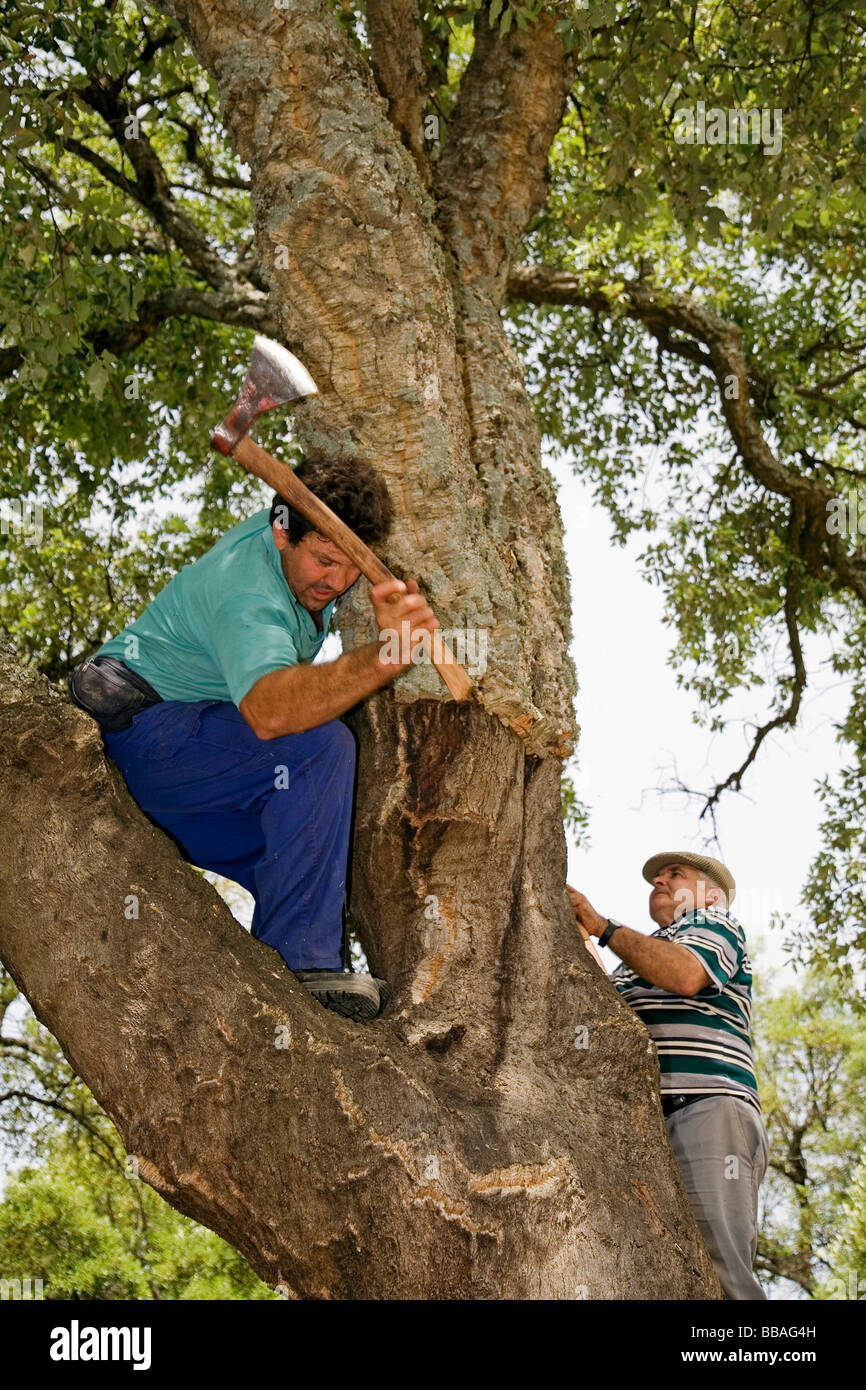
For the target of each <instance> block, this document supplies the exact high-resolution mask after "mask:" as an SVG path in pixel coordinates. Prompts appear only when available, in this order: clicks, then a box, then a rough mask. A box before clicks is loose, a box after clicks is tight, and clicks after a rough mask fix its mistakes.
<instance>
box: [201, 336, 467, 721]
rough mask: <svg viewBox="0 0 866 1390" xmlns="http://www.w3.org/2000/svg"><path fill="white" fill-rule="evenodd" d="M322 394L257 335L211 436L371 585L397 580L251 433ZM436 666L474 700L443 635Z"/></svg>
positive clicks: (454, 689)
mask: <svg viewBox="0 0 866 1390" xmlns="http://www.w3.org/2000/svg"><path fill="white" fill-rule="evenodd" d="M318 394H319V392H318V388H317V387H316V383H315V382H314V381H313V378H312V377H311V376H310V373H309V372H308V371H307V369H306V367H305V366H304V365H303V364H302V363H301V362H299V361H298V359H297V357H294V356H293V355H292V353H290V352H289V351H288V350H287V349H286V348H284V347H282V346H281V345H280V344H279V343H275V342H274V341H273V339H271V338H264V337H262V335H261V334H257V335H256V338H255V339H254V341H253V355H252V359H251V361H250V369H249V371H248V372H247V379H246V381H245V382H244V384H243V386H242V387H241V392H240V395H239V396H238V398H237V400H236V401H235V404H234V405H233V406H232V408H231V410H230V411H229V413H228V415H227V416H226V418H225V420H224V421H223V423H222V424H221V425H219V426H218V427H217V428H216V429H215V430H214V432H213V434H212V435H211V443H212V444H213V446H214V448H215V449H219V451H220V453H221V454H225V455H226V456H228V455H231V457H232V458H234V459H237V461H238V463H239V464H241V466H242V467H243V468H245V469H246V470H247V472H248V473H254V474H255V475H256V477H257V478H261V479H262V481H263V482H265V483H267V484H268V486H269V487H272V488H273V489H274V491H275V492H278V493H279V495H280V496H281V497H283V498H285V500H286V501H287V502H290V503H291V505H292V506H293V507H294V508H295V509H296V510H297V511H299V512H301V513H302V514H303V515H304V516H305V517H306V518H307V520H308V521H311V522H312V523H313V525H314V526H315V528H316V530H317V531H318V532H319V534H320V535H322V536H326V537H327V538H328V540H329V541H332V542H333V543H334V545H336V546H339V548H340V550H342V551H343V553H344V554H345V555H348V557H349V559H350V560H351V561H352V563H353V564H354V565H356V566H357V568H358V569H359V570H360V571H361V573H362V574H363V575H365V576H366V578H367V579H369V581H370V583H371V584H382V583H384V581H385V580H386V579H395V578H396V575H393V574H392V573H391V571H390V570H389V569H388V567H387V566H386V565H383V564H382V561H381V560H380V559H379V557H378V556H377V555H374V554H373V551H372V550H371V549H370V547H369V546H368V545H365V544H364V542H363V541H362V540H360V539H359V537H358V536H356V535H355V533H354V531H352V530H350V528H349V527H348V526H347V525H346V524H345V522H343V521H341V520H340V518H339V517H338V516H337V515H336V514H335V513H334V512H332V511H331V508H330V507H328V506H326V505H325V503H324V502H322V501H320V500H319V498H318V497H316V496H315V494H314V493H312V492H310V489H309V488H308V487H305V486H304V484H303V483H302V482H301V480H300V478H297V477H296V476H295V474H294V471H293V470H292V469H291V468H290V467H289V466H288V464H287V463H281V462H280V461H279V459H275V458H273V457H272V455H271V454H269V453H268V452H267V451H266V450H265V449H262V448H261V447H260V446H259V445H258V444H256V443H255V441H254V440H252V439H250V437H249V433H248V431H249V430H250V429H251V428H252V426H253V425H254V424H255V422H256V420H257V419H258V418H259V416H260V415H263V414H264V413H265V411H266V410H273V409H274V407H275V406H278V405H293V404H294V403H295V402H296V401H301V400H304V399H305V398H306V397H307V396H317V395H318ZM431 636H432V639H433V640H432V647H433V665H434V666H435V667H436V670H437V671H438V672H439V674H440V676H441V677H442V679H443V681H444V682H445V684H446V685H447V687H448V689H449V690H450V692H451V694H452V695H453V696H454V699H455V700H468V699H469V698H470V696H471V694H472V682H471V681H470V679H469V677H468V676H467V674H466V672H465V671H464V670H463V667H462V666H461V665H460V663H459V662H458V661H457V659H456V658H455V656H454V655H453V653H452V652H451V650H450V648H449V647H448V644H447V643H446V642H445V641H443V639H442V636H441V634H440V633H439V631H438V629H437V631H435V632H433V633H432V634H431Z"/></svg>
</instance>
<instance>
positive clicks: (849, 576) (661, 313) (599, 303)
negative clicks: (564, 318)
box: [508, 265, 866, 603]
mask: <svg viewBox="0 0 866 1390" xmlns="http://www.w3.org/2000/svg"><path fill="white" fill-rule="evenodd" d="M508 292H509V294H510V295H511V296H513V297H514V298H516V299H525V300H527V301H528V302H530V303H537V304H538V303H541V304H543V303H548V304H562V305H567V304H573V305H575V306H578V307H581V308H592V309H593V310H595V311H596V312H607V313H611V312H613V309H614V305H613V303H612V301H611V300H610V298H609V297H608V296H606V295H605V293H604V292H603V291H602V290H601V288H600V287H598V286H596V285H593V284H590V285H587V283H586V282H585V280H583V279H582V278H581V277H580V276H579V275H576V274H574V272H572V271H563V270H556V269H553V268H550V267H547V266H526V265H524V266H519V267H516V268H515V269H514V270H513V271H512V272H511V274H510V276H509V279H508ZM622 304H623V307H624V310H625V312H626V314H627V315H628V316H629V317H630V318H633V319H636V320H637V321H638V322H640V323H643V324H644V325H645V326H646V327H647V328H648V329H649V331H650V332H651V333H653V334H654V335H655V336H656V337H657V338H659V337H660V335H661V336H663V337H664V346H665V347H667V348H668V349H669V350H670V351H672V352H676V353H678V354H679V355H680V356H682V357H685V358H687V359H688V360H689V361H698V363H699V365H701V366H703V367H707V368H708V369H709V370H710V371H711V372H712V373H713V376H714V377H715V380H716V383H717V386H718V389H719V404H720V406H721V410H722V413H723V415H724V417H725V420H726V422H727V425H728V429H729V430H730V433H731V437H732V439H733V440H734V443H735V444H736V446H737V448H738V450H739V453H740V456H741V458H742V460H743V463H744V465H745V467H746V469H747V470H748V472H749V473H750V474H751V475H752V477H753V478H754V479H755V481H756V482H758V483H760V484H761V486H762V487H765V488H766V489H767V490H768V491H769V492H773V493H775V494H776V495H777V496H781V497H787V498H788V499H789V500H790V501H791V502H792V503H795V504H797V505H798V506H800V507H801V508H802V515H803V526H802V534H803V536H804V537H806V538H807V544H806V545H804V556H803V558H804V562H805V563H806V565H807V568H808V569H809V570H810V572H812V573H817V574H820V573H822V572H823V571H824V568H825V567H828V568H830V569H831V570H832V571H833V572H834V573H835V575H836V576H837V578H838V581H839V583H840V585H842V586H844V587H846V588H849V589H851V590H852V591H853V593H855V594H856V596H857V597H858V598H859V599H860V600H861V601H862V602H864V603H866V558H864V557H863V555H862V552H861V551H859V550H855V551H854V552H853V553H852V554H849V553H848V551H847V550H846V548H845V544H844V541H843V538H842V537H841V536H840V535H836V534H833V533H831V532H829V531H828V529H827V517H828V513H829V504H831V503H832V501H833V499H834V497H835V493H834V492H833V491H832V489H831V488H829V487H827V486H825V485H824V484H823V483H820V482H818V481H816V480H815V479H813V478H806V477H804V476H803V475H802V474H800V473H795V472H794V471H793V470H792V469H790V468H788V467H786V466H785V464H783V463H782V462H781V461H780V460H779V459H777V458H776V457H775V455H774V454H773V451H772V450H771V448H770V446H769V445H768V443H767V441H766V439H765V438H764V435H763V433H762V431H761V428H760V425H759V424H758V420H757V417H756V414H755V411H754V410H753V407H752V404H751V398H750V384H754V375H755V374H754V369H751V383H750V365H749V363H748V362H747V359H746V354H745V352H744V350H743V342H742V332H741V330H740V328H739V326H738V325H737V324H736V323H733V322H732V321H730V320H728V319H723V318H722V317H721V316H720V315H718V314H716V313H714V312H713V311H712V310H711V309H708V308H706V307H705V306H704V305H701V304H699V303H697V302H696V301H695V300H694V299H692V297H691V296H690V295H685V294H668V293H666V292H665V291H662V290H659V289H657V288H656V287H655V286H654V285H653V284H652V283H651V282H650V281H649V280H647V279H643V278H639V279H633V280H628V281H626V282H625V284H624V287H623V291H622ZM674 334H677V335H682V336H677V337H674V336H673V335H674ZM696 353H698V354H699V355H698V356H696Z"/></svg>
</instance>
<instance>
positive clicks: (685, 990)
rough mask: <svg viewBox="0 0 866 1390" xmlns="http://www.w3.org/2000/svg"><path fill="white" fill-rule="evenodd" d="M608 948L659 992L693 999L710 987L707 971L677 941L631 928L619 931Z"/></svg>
mask: <svg viewBox="0 0 866 1390" xmlns="http://www.w3.org/2000/svg"><path fill="white" fill-rule="evenodd" d="M608 945H609V947H610V949H611V950H612V951H613V952H614V954H615V955H617V956H619V958H620V960H623V961H625V963H626V965H629V966H631V968H632V970H634V972H635V973H636V974H637V975H639V976H640V977H641V979H642V980H648V981H649V983H650V984H651V985H655V986H656V987H657V988H658V989H666V990H668V991H669V993H671V994H684V995H692V994H697V992H698V990H700V989H703V988H704V987H705V986H706V985H708V984H709V979H708V977H707V973H706V971H705V970H704V967H703V966H702V965H701V964H700V962H699V961H697V960H696V959H695V957H694V956H693V955H692V953H691V951H687V950H686V949H685V947H683V946H677V944H676V943H675V942H673V941H662V940H660V939H659V937H657V936H644V935H643V933H642V932H639V931H633V930H632V928H631V927H617V929H616V931H615V932H614V933H613V936H612V937H611V938H610V941H609V942H608Z"/></svg>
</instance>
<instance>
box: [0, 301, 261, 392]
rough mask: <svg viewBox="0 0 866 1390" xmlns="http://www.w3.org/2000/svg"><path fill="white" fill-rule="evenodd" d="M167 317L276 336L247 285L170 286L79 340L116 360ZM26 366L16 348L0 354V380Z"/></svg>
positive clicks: (155, 330)
mask: <svg viewBox="0 0 866 1390" xmlns="http://www.w3.org/2000/svg"><path fill="white" fill-rule="evenodd" d="M171 318H200V319H207V320H209V321H210V322H211V323H231V324H234V325H235V327H237V328H252V329H254V330H255V331H256V332H257V333H265V334H267V335H268V336H269V337H271V336H273V335H274V334H275V333H276V331H277V325H276V322H275V320H274V317H273V314H272V312H271V309H270V297H269V295H267V294H264V293H263V292H262V291H261V290H256V289H253V288H252V287H251V286H246V287H243V288H241V287H237V288H235V287H232V288H229V289H225V290H199V289H194V288H193V287H192V286H189V285H170V286H167V287H166V288H165V289H163V290H158V291H157V292H156V294H153V295H150V296H149V297H148V298H147V299H144V300H142V302H141V303H140V304H139V306H138V311H137V315H136V317H135V318H134V319H130V320H129V321H128V322H113V323H110V324H103V325H101V326H100V327H98V328H92V329H91V330H90V331H89V332H88V333H86V334H85V335H84V339H83V341H84V342H85V343H86V344H87V345H88V346H89V347H90V348H92V350H93V351H94V352H95V353H97V354H98V353H100V352H110V353H113V354H114V355H115V356H116V357H120V356H122V355H123V354H124V353H126V352H132V351H133V350H134V349H135V348H137V347H138V346H139V344H140V343H143V342H144V340H145V339H146V338H149V337H150V336H151V335H152V334H153V333H156V332H157V330H158V329H159V328H160V327H161V325H162V324H163V323H165V322H166V320H167V319H171ZM23 361H24V353H23V352H22V350H21V348H19V347H8V348H3V349H0V380H4V379H6V378H8V377H11V376H14V374H15V373H16V372H17V371H18V370H19V368H20V366H21V363H22V362H23Z"/></svg>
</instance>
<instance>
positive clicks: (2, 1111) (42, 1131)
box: [0, 969, 274, 1300]
mask: <svg viewBox="0 0 866 1390" xmlns="http://www.w3.org/2000/svg"><path fill="white" fill-rule="evenodd" d="M0 1119H2V1126H3V1139H4V1149H5V1151H6V1155H7V1157H8V1158H11V1159H13V1160H14V1162H15V1169H14V1171H13V1172H12V1173H11V1175H9V1176H8V1177H7V1179H6V1181H5V1182H4V1183H3V1185H2V1197H0V1271H2V1277H3V1278H4V1279H22V1280H25V1279H30V1280H31V1281H32V1280H36V1279H41V1280H42V1286H43V1287H42V1295H43V1297H44V1298H48V1299H183V1300H194V1299H199V1300H200V1299H219V1300H226V1299H261V1298H273V1297H274V1295H273V1294H272V1292H271V1290H270V1289H269V1288H268V1287H267V1285H265V1284H263V1283H262V1282H261V1280H260V1279H258V1278H257V1277H256V1275H255V1274H254V1273H253V1271H252V1270H251V1269H250V1267H249V1265H248V1264H247V1262H246V1260H244V1258H243V1257H242V1256H241V1255H240V1254H239V1253H238V1252H237V1251H236V1250H234V1249H233V1248H232V1247H231V1246H230V1245H228V1244H226V1242H225V1241H223V1240H220V1238H219V1236H216V1235H214V1233H213V1231H209V1230H207V1229H206V1228H205V1227H203V1226H199V1225H197V1224H196V1223H195V1222H194V1221H190V1220H189V1219H188V1218H187V1217H185V1216H181V1215H180V1214H179V1213H178V1212H176V1211H174V1210H173V1208H172V1207H170V1206H168V1204H167V1203H166V1202H164V1201H163V1199H162V1198H161V1197H159V1196H158V1195H157V1193H156V1192H154V1191H153V1189H152V1188H150V1187H148V1186H147V1185H146V1184H145V1183H144V1182H142V1181H141V1180H140V1178H139V1177H138V1175H137V1172H136V1168H135V1163H134V1160H132V1159H131V1158H128V1157H127V1155H126V1153H125V1152H124V1150H123V1146H122V1144H121V1142H120V1139H119V1136H118V1134H117V1131H116V1130H115V1128H114V1126H113V1125H112V1124H111V1121H110V1120H109V1119H108V1117H107V1115H106V1114H105V1113H104V1111H103V1110H101V1109H100V1107H99V1106H98V1105H97V1103H96V1101H95V1100H94V1099H93V1096H92V1095H91V1094H90V1091H89V1090H88V1089H87V1087H86V1086H85V1085H84V1084H83V1083H82V1082H81V1081H80V1080H79V1079H78V1078H77V1077H76V1075H75V1073H74V1072H73V1071H72V1070H71V1068H70V1066H69V1064H68V1062H67V1061H66V1059H65V1057H64V1056H63V1054H62V1053H61V1051H60V1048H59V1047H58V1045H57V1042H56V1041H55V1039H54V1038H53V1037H52V1036H51V1034H50V1033H49V1032H48V1031H47V1029H45V1028H43V1027H41V1025H40V1024H38V1023H37V1021H36V1019H35V1018H34V1017H33V1015H32V1013H31V1012H30V1010H29V1009H28V1008H27V1007H26V1004H25V1001H24V1000H23V998H22V996H21V995H20V994H19V993H18V990H17V988H16V986H15V984H14V982H13V981H12V980H11V979H10V977H9V975H8V974H7V973H6V972H5V971H4V970H2V969H0ZM32 1287H34V1286H33V1285H32V1284H31V1288H32Z"/></svg>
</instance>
